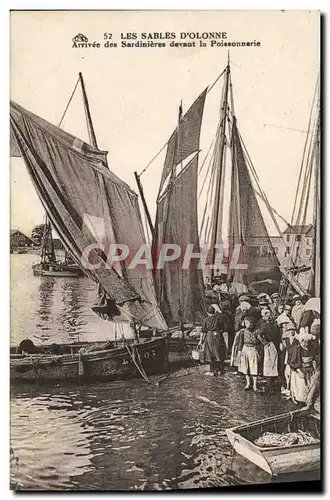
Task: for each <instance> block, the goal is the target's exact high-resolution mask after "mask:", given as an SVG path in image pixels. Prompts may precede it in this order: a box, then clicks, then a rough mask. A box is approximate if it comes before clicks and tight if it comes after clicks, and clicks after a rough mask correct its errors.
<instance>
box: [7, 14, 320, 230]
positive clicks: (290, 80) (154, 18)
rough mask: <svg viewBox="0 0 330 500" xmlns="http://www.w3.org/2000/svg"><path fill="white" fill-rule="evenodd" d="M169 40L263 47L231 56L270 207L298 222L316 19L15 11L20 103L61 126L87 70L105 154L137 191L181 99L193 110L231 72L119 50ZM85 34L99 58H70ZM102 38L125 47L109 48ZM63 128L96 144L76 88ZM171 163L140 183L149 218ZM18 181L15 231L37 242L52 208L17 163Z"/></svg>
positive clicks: (173, 52) (172, 52)
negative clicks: (207, 36)
mask: <svg viewBox="0 0 330 500" xmlns="http://www.w3.org/2000/svg"><path fill="white" fill-rule="evenodd" d="M166 31H168V32H175V33H176V40H175V41H177V42H182V41H183V40H180V39H179V37H180V33H181V32H184V33H186V32H200V33H202V32H226V33H227V41H253V40H257V41H260V43H261V45H260V46H259V47H251V48H247V47H245V48H243V47H233V48H231V50H230V60H231V72H232V81H233V92H234V99H235V111H236V116H237V120H238V126H239V129H240V132H241V134H242V137H243V139H244V142H245V145H246V147H247V149H248V151H249V155H250V157H251V159H252V161H253V164H254V167H255V169H256V171H257V173H258V175H259V178H260V184H261V186H262V188H263V190H264V191H265V193H266V194H267V196H268V199H269V201H270V204H271V205H272V206H273V207H274V208H275V209H276V210H277V211H278V212H279V213H280V214H281V215H282V216H283V217H284V218H285V219H286V220H290V218H291V213H292V209H293V203H294V195H295V189H296V185H297V181H298V175H299V169H300V164H301V159H302V154H303V148H304V142H305V139H306V134H305V133H304V131H306V129H307V124H308V118H309V113H310V108H311V103H312V98H313V93H314V88H315V83H316V80H317V76H318V72H319V64H320V62H319V13H318V12H316V11H312V12H308V11H175V12H173V11H172V12H169V11H161V12H153V11H144V12H143V11H135V12H124V11H121V12H113V11H112V12H111V11H104V12H100V11H99V12H93V11H91V12H79V11H75V12H72V11H71V12H70V11H67V12H65V11H63V12H61V11H58V12H57V11H54V12H42V11H39V12H33V11H30V12H12V13H11V99H12V100H13V101H15V102H17V103H19V104H20V105H22V106H23V107H25V108H27V109H28V110H30V111H32V112H33V113H36V114H37V115H39V116H41V117H43V118H45V119H46V120H48V121H50V122H52V123H54V124H58V123H59V121H60V119H61V116H62V114H63V111H64V109H65V107H66V105H67V103H68V100H69V97H70V95H71V92H72V90H73V88H74V86H75V84H76V81H77V78H78V72H79V71H81V72H82V73H83V76H84V80H85V84H86V90H87V94H88V99H89V103H90V109H91V113H92V118H93V122H94V128H95V132H96V136H97V141H98V145H99V148H100V149H102V150H106V151H108V152H109V154H108V160H109V166H110V168H111V169H112V170H113V171H114V172H115V173H116V174H117V175H119V176H120V177H121V178H122V179H123V180H124V181H126V182H127V183H128V184H129V185H130V186H131V187H132V188H133V189H135V190H136V189H137V188H136V184H135V179H134V171H137V172H141V171H142V170H143V169H144V168H145V166H146V165H147V164H148V163H149V161H150V160H151V159H152V158H153V157H154V155H155V154H156V153H157V151H158V150H159V149H160V148H161V147H162V146H163V145H164V144H165V143H166V141H167V139H168V138H169V137H170V135H171V133H172V132H173V130H174V128H175V126H176V123H177V113H178V105H179V103H180V100H181V99H182V101H183V108H184V111H185V110H187V109H188V107H189V106H190V105H191V104H192V102H193V101H194V100H195V99H196V97H197V96H198V95H199V94H200V93H201V92H202V90H203V89H204V88H205V87H206V86H208V85H211V84H212V83H213V82H214V81H215V80H216V78H217V77H218V75H219V74H220V73H221V72H222V71H223V69H224V67H225V65H226V63H227V56H228V55H227V48H226V47H209V46H208V47H199V46H198V45H199V44H198V43H197V44H196V45H197V47H195V48H171V47H168V48H148V49H146V48H121V47H120V37H121V33H123V34H126V33H132V32H135V33H137V35H138V39H140V34H141V33H142V32H147V33H149V32H152V33H154V32H166ZM78 33H82V34H84V35H85V36H87V37H88V39H89V41H90V42H93V41H94V40H95V41H96V42H99V43H101V48H94V49H93V48H72V38H73V37H74V36H75V35H76V34H78ZM105 33H111V34H112V39H111V40H112V41H113V42H117V44H118V47H117V48H105V47H103V44H104V42H105V40H104V34H105ZM124 36H126V35H124ZM155 41H157V40H155ZM222 83H223V81H222V80H220V81H219V82H218V84H217V85H215V86H214V88H213V89H212V91H211V92H210V93H209V94H208V96H207V99H206V104H205V110H204V117H203V124H202V132H201V150H202V152H201V156H203V154H205V153H206V151H207V150H208V148H209V146H210V143H211V142H212V140H213V138H214V135H215V130H216V126H217V120H218V116H219V115H218V109H219V103H220V98H221V90H222ZM62 127H63V128H64V129H65V130H68V131H69V132H71V133H73V134H74V135H76V136H78V137H80V138H82V139H84V140H88V135H87V129H86V125H85V116H84V109H83V103H82V98H81V93H80V89H79V88H78V89H77V92H76V93H75V96H74V98H73V99H72V103H71V105H70V107H69V110H68V112H67V114H66V117H65V120H64V121H63V124H62ZM163 158H164V154H163V155H160V156H159V157H158V158H157V160H156V161H154V162H153V163H152V165H151V166H150V167H149V168H148V170H147V172H146V173H145V174H144V175H142V177H141V181H142V183H143V187H144V192H145V196H146V199H147V203H148V206H149V210H150V212H151V215H152V217H154V215H155V210H156V195H157V191H158V185H159V180H160V176H161V169H162V161H163ZM10 173H11V228H20V229H21V230H22V231H24V232H26V233H27V234H30V233H31V231H32V229H33V227H34V226H35V225H36V224H39V223H40V222H42V219H43V216H44V212H43V208H42V206H41V204H40V201H39V199H38V197H37V195H36V193H35V191H34V188H33V186H32V184H31V181H30V179H29V175H28V173H27V171H26V168H25V165H24V162H23V160H21V159H17V158H14V159H11V162H10ZM227 196H228V193H227ZM203 202H205V201H203V199H202V200H200V206H199V208H200V214H201V213H202V208H203V206H202V205H203ZM262 209H263V207H262ZM264 215H265V220H266V224H267V227H268V229H269V231H270V233H271V234H276V233H275V230H274V227H273V225H272V223H271V220H270V218H269V216H267V215H266V213H265V212H264ZM281 227H282V228H283V223H282V225H281Z"/></svg>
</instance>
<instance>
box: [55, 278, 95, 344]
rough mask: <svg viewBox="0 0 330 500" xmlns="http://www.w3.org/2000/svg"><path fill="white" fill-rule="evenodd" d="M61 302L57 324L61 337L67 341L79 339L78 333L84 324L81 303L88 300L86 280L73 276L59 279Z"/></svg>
mask: <svg viewBox="0 0 330 500" xmlns="http://www.w3.org/2000/svg"><path fill="white" fill-rule="evenodd" d="M61 281H62V282H61V283H60V289H61V302H62V310H61V314H60V316H59V325H60V331H61V334H62V337H63V338H65V339H67V340H68V341H69V342H77V341H79V333H81V332H82V330H83V327H84V326H85V325H86V323H87V322H86V319H85V318H84V316H83V304H86V303H87V301H88V292H87V290H86V280H85V279H80V278H73V279H70V280H61Z"/></svg>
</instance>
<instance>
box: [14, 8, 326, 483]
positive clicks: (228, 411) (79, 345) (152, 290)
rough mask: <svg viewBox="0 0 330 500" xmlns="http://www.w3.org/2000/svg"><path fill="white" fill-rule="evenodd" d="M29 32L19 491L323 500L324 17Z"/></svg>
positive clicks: (77, 15)
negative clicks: (287, 492)
mask: <svg viewBox="0 0 330 500" xmlns="http://www.w3.org/2000/svg"><path fill="white" fill-rule="evenodd" d="M10 23H11V27H10V29H11V41H10V43H11V61H10V64H11V70H10V71H11V74H10V79H11V102H10V156H11V158H10V177H11V222H10V228H11V229H10V253H11V256H10V259H11V260H10V262H11V335H10V385H11V394H10V408H11V423H10V427H11V428H10V434H11V437H10V462H11V471H10V476H11V488H12V489H13V490H20V491H55V490H56V491H136V490H139V491H158V490H161V491H165V490H183V489H196V488H205V489H208V488H214V487H224V488H226V489H228V487H230V491H235V487H237V486H241V485H247V484H249V485H265V484H270V483H283V482H288V481H290V482H295V484H296V485H297V487H298V484H299V482H301V481H306V480H308V481H313V482H314V483H313V484H315V485H317V484H319V481H320V470H321V464H320V460H321V453H320V447H321V430H320V428H321V416H320V378H321V366H320V360H321V354H320V352H321V350H320V346H321V338H320V330H321V310H320V282H321V271H320V228H321V226H320V217H321V214H320V206H321V202H320V195H321V189H320V186H321V180H320V177H321V169H320V157H321V155H320V148H321V144H320V137H321V122H320V109H321V104H322V103H321V102H320V64H321V61H320V12H319V11H304V10H295V11H280V10H278V11H276V10H273V11H272V10H270V11H258V10H250V11H249V10H246V11H202V10H201V11H12V12H11V20H10ZM273 486H274V484H273ZM220 491H221V490H220Z"/></svg>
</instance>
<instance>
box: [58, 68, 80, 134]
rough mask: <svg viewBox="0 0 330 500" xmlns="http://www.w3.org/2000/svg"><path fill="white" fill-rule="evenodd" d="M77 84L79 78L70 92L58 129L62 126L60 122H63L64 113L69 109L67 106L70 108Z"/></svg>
mask: <svg viewBox="0 0 330 500" xmlns="http://www.w3.org/2000/svg"><path fill="white" fill-rule="evenodd" d="M78 83H79V78H78V80H77V83H76V85H75V87H74V89H73V91H72V94H71V96H70V99H69V102H68V104H67V105H66V108H65V110H64V113H63V115H62V118H61V119H60V122H59V124H58V127H60V126H61V125H62V122H63V120H64V117H65V115H66V112H67V110H68V108H69V106H70V104H71V101H72V99H73V96H74V93H75V91H76V90H77V87H78Z"/></svg>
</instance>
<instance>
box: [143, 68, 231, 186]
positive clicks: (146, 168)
mask: <svg viewBox="0 0 330 500" xmlns="http://www.w3.org/2000/svg"><path fill="white" fill-rule="evenodd" d="M225 71H226V68H225V69H224V70H223V71H222V73H220V75H219V76H218V77H217V78H216V79H215V81H214V82H213V83H212V85H211V86H210V87H209V88H208V89H207V92H206V93H207V94H209V93H210V92H211V90H212V89H213V87H214V86H215V85H216V84H217V83H218V81H219V80H220V78H221V77H222V76H223V74H224V73H225ZM168 141H169V139H168V140H167V141H166V142H165V144H164V145H163V146H162V147H161V148H160V150H159V151H158V152H157V153H156V154H155V156H154V157H153V158H152V159H151V160H150V161H149V163H148V164H147V166H146V167H144V169H143V170H142V171H141V173H140V174H139V177H140V176H141V175H142V174H144V173H145V172H146V171H147V170H148V168H149V167H150V165H151V164H152V163H153V162H154V161H155V160H156V158H158V156H159V155H160V153H161V152H162V151H163V150H164V149H165V148H166V146H167V144H168Z"/></svg>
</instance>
